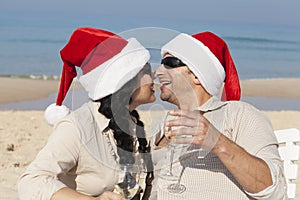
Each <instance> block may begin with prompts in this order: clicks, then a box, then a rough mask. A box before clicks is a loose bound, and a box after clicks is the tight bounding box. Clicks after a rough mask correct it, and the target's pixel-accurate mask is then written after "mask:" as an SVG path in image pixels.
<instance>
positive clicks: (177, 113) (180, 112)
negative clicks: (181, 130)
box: [169, 110, 200, 119]
mask: <svg viewBox="0 0 300 200" xmlns="http://www.w3.org/2000/svg"><path fill="white" fill-rule="evenodd" d="M169 114H170V115H172V116H178V117H186V118H190V119H196V118H197V117H199V115H200V112H199V111H188V110H171V111H170V112H169Z"/></svg>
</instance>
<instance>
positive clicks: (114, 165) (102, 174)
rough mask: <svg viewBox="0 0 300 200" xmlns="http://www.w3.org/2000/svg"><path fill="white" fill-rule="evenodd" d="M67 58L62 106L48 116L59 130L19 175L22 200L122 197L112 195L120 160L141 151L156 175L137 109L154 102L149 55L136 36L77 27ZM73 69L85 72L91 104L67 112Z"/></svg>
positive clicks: (60, 98) (83, 77) (131, 160)
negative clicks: (121, 35)
mask: <svg viewBox="0 0 300 200" xmlns="http://www.w3.org/2000/svg"><path fill="white" fill-rule="evenodd" d="M61 57H62V59H63V61H64V67H63V73H62V78H61V85H60V90H59V93H58V97H57V101H56V105H51V106H49V107H48V108H47V110H46V113H45V116H46V119H47V121H48V123H51V124H53V123H55V127H54V131H53V133H52V134H51V136H50V138H49V140H48V142H47V144H46V146H45V147H44V148H43V149H42V150H41V151H40V152H39V154H38V155H37V157H36V159H35V160H34V161H33V162H32V163H31V164H30V166H29V167H28V168H27V170H26V172H25V173H24V174H23V175H22V176H21V177H20V181H19V185H18V186H19V196H20V199H51V200H58V199H63V200H67V199H99V200H100V199H103V200H104V199H111V200H113V199H118V200H119V199H123V198H122V197H121V196H120V195H119V194H116V193H114V192H112V191H113V189H114V186H115V184H116V183H117V182H118V171H117V170H116V169H118V165H119V164H133V163H139V160H138V159H137V156H136V155H137V154H140V155H141V157H142V158H143V163H144V164H145V166H146V167H147V171H148V172H147V178H146V181H147V183H149V182H151V179H152V178H153V177H152V175H153V174H152V160H151V154H150V153H149V152H150V146H149V144H148V142H147V140H146V137H145V131H144V128H143V123H142V121H141V120H140V119H139V115H138V113H137V111H136V110H135V108H136V107H137V106H139V105H141V104H145V103H150V102H154V101H155V96H154V90H153V80H152V73H151V68H150V65H149V64H148V63H147V62H148V60H149V59H150V54H149V52H148V51H147V50H146V49H145V48H144V47H143V46H142V45H141V44H140V43H139V42H138V41H137V40H135V39H134V38H131V39H129V40H124V39H123V38H121V37H119V36H117V35H115V34H113V33H110V32H108V31H105V30H97V29H93V28H79V29H77V30H76V31H75V32H74V33H73V34H72V36H71V38H70V40H69V42H68V44H67V45H66V46H65V47H64V48H63V49H62V51H61ZM75 66H80V68H81V70H82V75H81V76H80V78H79V81H80V83H81V84H82V85H83V87H84V88H85V90H86V91H87V92H88V95H89V97H90V98H91V100H92V101H90V102H88V103H86V104H84V105H83V106H82V107H80V108H79V109H77V110H75V111H73V112H71V113H70V114H69V111H68V109H66V107H64V106H62V105H61V104H62V101H63V99H64V97H65V95H66V93H67V91H68V88H69V86H70V84H71V82H72V79H73V78H74V77H75V76H76V74H77V73H76V69H75ZM64 115H67V116H66V117H64V118H63V119H58V118H62V116H64ZM57 120H58V121H57ZM55 121H57V122H55ZM146 185H147V184H146ZM147 191H148V188H146V189H145V190H144V193H145V194H147ZM146 198H147V197H145V196H144V197H143V199H146Z"/></svg>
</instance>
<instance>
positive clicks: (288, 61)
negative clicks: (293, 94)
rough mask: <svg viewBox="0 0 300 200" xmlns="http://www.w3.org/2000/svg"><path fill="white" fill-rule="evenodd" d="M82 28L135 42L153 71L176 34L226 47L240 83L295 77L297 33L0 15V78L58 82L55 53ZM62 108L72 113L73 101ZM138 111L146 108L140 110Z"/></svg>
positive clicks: (298, 73)
mask: <svg viewBox="0 0 300 200" xmlns="http://www.w3.org/2000/svg"><path fill="white" fill-rule="evenodd" d="M86 26H89V27H95V28H100V29H106V30H110V31H112V32H114V33H117V34H119V35H121V36H122V37H124V38H129V37H136V38H137V39H138V40H139V41H140V42H141V43H142V44H143V45H144V46H145V47H146V48H147V49H149V50H150V53H151V60H150V63H151V65H152V67H153V70H155V69H156V67H157V66H158V65H159V64H158V63H159V62H160V58H161V57H160V47H161V46H162V45H163V44H164V43H165V42H167V41H168V40H170V39H171V38H173V37H174V36H175V35H177V34H178V33H179V32H185V33H188V34H194V33H198V32H202V31H212V32H214V33H216V34H218V35H219V36H220V37H222V38H223V39H224V40H225V41H226V42H227V44H228V46H229V49H230V52H231V55H232V57H233V59H234V62H235V65H236V68H237V71H238V73H239V77H240V79H261V78H299V77H300V27H293V26H282V25H274V24H273V25H262V24H246V23H223V22H216V21H210V22H207V21H199V20H194V21H191V20H189V21H185V20H176V21H174V20H172V19H168V18H166V19H155V18H153V19H143V18H139V19H136V18H130V17H128V18H126V19H125V18H124V19H123V18H122V19H121V18H118V17H112V16H92V15H89V16H84V17H82V16H80V17H78V16H76V15H74V16H72V17H71V18H70V17H68V18H65V17H64V16H60V15H58V14H57V15H56V14H55V13H54V14H51V15H47V14H40V15H38V16H37V15H34V14H29V13H22V14H20V13H18V14H11V13H0V76H28V77H36V76H43V77H52V76H55V77H59V76H60V74H61V69H62V61H61V58H60V54H59V51H60V50H61V49H62V48H63V47H64V45H65V44H66V43H67V41H68V39H69V37H70V35H71V34H72V32H73V31H74V30H75V29H76V28H78V27H86ZM297 87H298V88H299V86H295V88H296V89H297ZM55 97H56V94H53V95H50V96H49V97H48V98H47V99H42V100H37V101H26V102H20V103H11V104H2V105H0V109H44V108H46V106H47V105H49V104H50V103H51V102H54V101H55ZM242 100H244V101H246V102H249V103H251V104H253V105H255V106H256V107H258V108H259V109H265V110H299V109H300V101H299V100H298V99H283V98H248V97H243V99H242ZM66 101H67V100H66ZM77 103H78V102H77ZM160 103H161V102H160ZM67 104H69V107H71V108H76V107H78V106H76V105H74V101H71V102H69V103H68V102H67ZM163 106H164V108H172V107H170V105H167V104H164V105H163ZM142 109H149V107H147V105H145V106H144V107H142ZM151 109H153V107H152V108H151ZM154 109H157V108H154Z"/></svg>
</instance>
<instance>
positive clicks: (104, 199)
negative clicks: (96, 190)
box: [95, 191, 126, 200]
mask: <svg viewBox="0 0 300 200" xmlns="http://www.w3.org/2000/svg"><path fill="white" fill-rule="evenodd" d="M95 200H126V199H125V198H124V197H122V196H121V195H119V194H116V193H114V192H111V191H105V192H103V193H102V194H101V195H100V196H98V197H96V198H95Z"/></svg>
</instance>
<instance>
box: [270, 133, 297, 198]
mask: <svg viewBox="0 0 300 200" xmlns="http://www.w3.org/2000/svg"><path fill="white" fill-rule="evenodd" d="M274 133H275V135H276V138H277V141H278V144H279V147H278V151H279V154H280V157H281V159H282V160H283V161H284V175H285V178H286V182H287V195H288V198H289V199H294V198H295V197H296V184H295V183H294V181H295V180H296V179H297V177H298V165H297V164H296V162H295V161H298V160H299V157H300V147H299V145H300V143H299V142H300V132H299V130H298V129H296V128H290V129H283V130H276V131H274Z"/></svg>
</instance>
